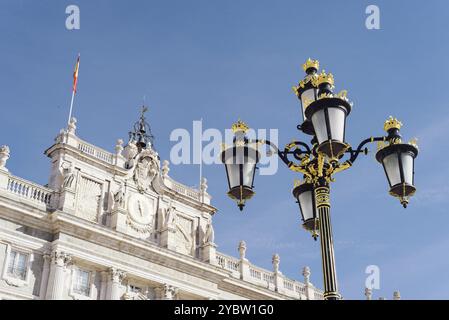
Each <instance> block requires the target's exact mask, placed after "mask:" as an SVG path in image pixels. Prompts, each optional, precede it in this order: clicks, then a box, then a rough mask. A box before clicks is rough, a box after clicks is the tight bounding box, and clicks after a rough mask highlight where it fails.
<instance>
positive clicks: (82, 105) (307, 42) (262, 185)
mask: <svg viewBox="0 0 449 320" xmlns="http://www.w3.org/2000/svg"><path fill="white" fill-rule="evenodd" d="M70 4H77V5H79V7H80V10H81V29H80V30H75V31H68V30H67V29H66V28H65V19H66V14H65V8H66V6H68V5H70ZM369 4H376V5H378V6H379V8H380V14H381V16H380V18H381V30H367V29H366V28H365V18H366V16H367V15H366V14H365V8H366V7H367V5H369ZM448 12H449V3H448V2H447V1H442V0H441V1H426V2H425V3H424V2H420V1H399V0H396V1H344V2H343V1H340V2H337V1H319V2H318V1H300V0H296V1H276V2H274V1H265V0H258V1H232V2H231V1H215V0H214V1H210V0H209V1H206V0H189V1H100V0H94V1H48V0H41V1H31V0H27V1H26V0H23V1H19V0H14V1H11V0H3V1H1V3H0V37H1V40H2V41H1V43H0V70H1V72H0V87H1V90H0V110H1V118H0V119H1V125H0V144H8V145H9V146H10V148H11V159H10V160H9V162H8V167H9V169H10V171H12V173H13V174H15V175H18V176H21V177H24V178H26V179H29V180H32V181H36V182H39V183H41V184H45V183H46V182H47V179H48V173H49V168H50V163H49V160H48V159H46V157H45V156H44V155H43V154H42V152H43V151H44V150H45V149H46V148H47V147H49V146H50V145H51V144H52V142H53V138H54V137H55V135H56V134H57V133H58V132H59V130H60V129H61V128H62V127H64V124H65V121H66V118H67V114H68V104H69V101H70V94H71V91H70V90H71V81H72V72H73V65H74V61H75V58H76V55H77V53H78V52H81V67H80V74H79V86H78V90H79V91H78V95H77V97H76V102H75V116H76V117H77V119H78V131H77V132H78V135H79V136H80V137H81V138H83V139H85V140H87V141H89V142H91V143H93V144H96V145H98V146H101V147H103V148H105V149H108V150H111V151H112V150H113V147H114V145H115V141H116V139H117V138H126V137H127V132H128V131H129V129H130V128H131V126H132V124H133V123H134V121H135V120H136V119H137V117H138V108H139V106H140V105H141V103H142V97H143V95H146V96H147V102H148V104H149V105H150V114H149V117H150V122H151V125H152V129H153V133H154V134H155V136H156V147H157V149H158V151H159V153H160V155H161V158H162V159H167V158H169V152H170V148H171V147H172V146H173V144H174V143H173V142H170V141H169V136H170V132H171V131H172V130H173V129H176V128H186V129H188V130H189V131H191V130H192V121H193V120H198V119H200V118H203V119H204V124H203V126H204V127H205V128H219V129H224V128H229V126H230V125H231V124H232V123H233V122H234V121H235V120H236V119H237V118H239V117H240V118H241V119H243V120H245V121H246V122H247V123H248V124H249V125H251V126H252V127H254V128H267V129H269V128H275V129H279V140H280V144H281V145H284V144H286V143H288V142H290V141H291V140H292V139H293V138H295V139H303V140H305V139H306V137H304V136H301V135H299V134H298V132H297V130H296V129H295V128H296V125H297V124H298V123H299V121H300V111H299V103H298V101H297V99H296V97H295V95H294V94H293V93H292V90H291V86H292V85H294V84H296V83H297V81H298V80H299V79H301V78H302V77H303V71H302V69H301V65H302V63H303V62H304V61H305V60H306V59H307V58H308V57H312V58H316V59H319V60H320V62H321V65H322V67H323V68H324V69H326V70H327V71H330V72H332V73H333V74H334V76H335V79H336V86H337V89H347V90H348V92H349V97H350V98H351V99H352V100H353V101H354V108H353V111H352V113H351V114H350V116H349V118H348V123H347V140H348V142H349V143H351V144H353V145H357V144H358V142H359V141H360V140H362V139H364V138H367V137H369V136H372V135H380V134H383V131H382V127H383V123H384V121H385V119H386V118H387V117H388V116H389V115H394V116H396V117H398V118H399V119H400V120H402V122H403V123H404V124H405V127H404V128H403V130H402V133H403V135H404V136H405V137H406V138H412V137H414V136H416V137H418V139H419V145H420V155H419V157H418V159H417V162H416V176H415V181H416V185H417V188H418V192H417V195H416V196H415V197H414V198H412V200H411V203H410V205H409V208H407V210H404V209H403V208H402V207H401V206H400V204H399V202H398V201H397V200H396V199H394V198H392V197H391V196H389V195H388V193H387V181H386V178H385V177H384V173H383V170H382V168H381V167H380V165H379V164H378V163H377V162H376V161H375V159H374V155H373V154H374V153H371V154H369V155H368V156H366V157H360V159H359V160H358V162H357V163H356V164H355V166H354V167H353V168H352V169H351V170H348V171H346V172H344V173H341V174H339V175H338V176H337V177H336V178H337V181H336V182H335V183H334V184H333V185H332V196H331V197H332V205H333V206H332V221H333V231H334V240H335V252H336V262H337V272H338V280H339V286H340V291H341V293H342V294H343V296H344V297H345V298H347V299H361V298H363V291H364V283H365V278H366V276H367V275H366V274H365V268H366V267H367V266H368V265H378V266H379V268H380V271H381V279H380V285H381V288H380V290H376V291H375V292H374V295H375V297H379V296H384V297H387V298H389V299H391V297H392V294H393V291H394V290H396V289H399V290H400V291H401V295H402V296H403V298H406V299H448V298H449V272H448V270H449V257H448V255H447V252H448V248H449V233H448V225H449V217H448V215H447V205H448V202H449V197H448V195H449V187H448V184H447V179H448V177H449V168H448V166H445V165H443V166H442V167H437V164H438V165H439V164H440V162H438V161H442V160H443V159H446V158H447V157H448V155H449V154H448V150H446V149H447V148H446V149H445V147H444V146H445V145H446V146H447V141H446V137H447V135H448V134H449V115H448V112H447V108H448V98H447V97H446V95H445V92H446V91H447V88H446V87H447V84H446V82H447V81H445V78H446V75H447V74H448V71H449V70H448V69H449V60H448V59H447V57H448V56H449V44H448V41H447V40H448V35H447V31H446V30H447V21H446V20H447V17H448ZM371 150H375V146H374V145H373V146H371ZM198 171H199V170H198V166H197V165H183V166H172V167H171V171H170V174H171V176H172V177H174V178H175V179H177V180H179V181H181V182H183V183H185V184H188V185H195V184H197V180H198V174H199V173H198ZM204 174H205V176H206V177H207V178H208V180H209V191H210V193H211V194H212V196H213V204H214V205H215V206H217V207H218V208H219V212H218V213H217V214H216V216H215V219H214V223H215V231H216V232H215V233H216V242H217V243H218V245H219V250H220V251H222V252H225V253H228V254H232V255H235V256H236V255H237V245H238V242H239V240H242V239H244V240H246V242H247V245H248V251H247V256H248V258H249V259H250V261H251V262H253V263H255V264H257V265H260V266H262V267H265V268H271V256H272V254H273V253H279V254H280V256H281V267H280V269H281V271H282V272H283V273H284V274H286V275H287V276H290V277H292V278H297V279H302V276H301V275H300V270H301V269H302V267H303V266H305V265H309V266H310V267H311V269H312V276H311V279H312V282H313V283H315V284H316V285H317V286H319V287H322V278H321V257H320V253H319V252H320V251H319V242H314V241H313V240H312V238H311V237H310V235H309V234H308V233H306V232H305V231H303V230H302V228H301V227H300V218H299V209H298V207H297V204H296V203H295V202H294V200H293V198H292V196H291V188H292V183H293V180H294V179H295V178H298V177H297V176H295V175H294V174H293V173H292V172H290V171H289V170H287V169H286V168H284V167H280V168H279V170H278V173H277V174H276V175H274V176H258V177H256V182H255V185H256V191H257V194H256V196H255V197H254V198H253V199H252V200H251V201H250V202H249V203H248V205H247V207H246V209H245V211H244V213H243V214H242V213H240V212H239V211H238V209H237V207H236V206H235V204H234V203H233V202H232V201H230V200H229V199H228V198H227V197H226V195H225V192H226V178H225V173H224V169H223V168H222V167H221V166H218V165H211V166H205V167H204Z"/></svg>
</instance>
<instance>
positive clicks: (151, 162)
mask: <svg viewBox="0 0 449 320" xmlns="http://www.w3.org/2000/svg"><path fill="white" fill-rule="evenodd" d="M159 171H160V162H159V156H158V154H157V152H156V151H154V150H152V149H145V150H143V151H142V152H141V153H140V154H139V158H138V161H137V164H136V167H135V169H134V175H133V179H134V182H135V183H136V185H137V190H139V192H140V193H144V192H145V191H147V190H148V189H149V188H150V186H151V184H152V182H153V180H154V178H155V177H156V176H157V175H158V174H159Z"/></svg>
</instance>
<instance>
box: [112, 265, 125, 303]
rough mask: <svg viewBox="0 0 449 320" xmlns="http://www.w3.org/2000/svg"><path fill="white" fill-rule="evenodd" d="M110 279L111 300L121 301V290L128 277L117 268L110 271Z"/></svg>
mask: <svg viewBox="0 0 449 320" xmlns="http://www.w3.org/2000/svg"><path fill="white" fill-rule="evenodd" d="M109 274H110V277H111V278H110V279H111V290H110V295H109V300H120V288H121V285H122V281H123V279H125V277H126V272H125V271H122V270H118V269H116V268H110V269H109Z"/></svg>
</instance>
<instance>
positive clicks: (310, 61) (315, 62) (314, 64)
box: [302, 58, 320, 71]
mask: <svg viewBox="0 0 449 320" xmlns="http://www.w3.org/2000/svg"><path fill="white" fill-rule="evenodd" d="M310 68H314V69H316V70H318V69H319V68H320V62H319V61H318V60H313V59H310V58H309V59H307V61H306V62H305V63H304V64H303V65H302V69H303V70H304V71H307V70H308V69H310Z"/></svg>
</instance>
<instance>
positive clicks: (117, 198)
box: [114, 183, 125, 207]
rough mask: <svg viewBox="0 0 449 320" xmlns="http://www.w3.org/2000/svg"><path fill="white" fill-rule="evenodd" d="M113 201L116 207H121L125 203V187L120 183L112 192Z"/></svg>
mask: <svg viewBox="0 0 449 320" xmlns="http://www.w3.org/2000/svg"><path fill="white" fill-rule="evenodd" d="M114 202H115V204H116V206H118V207H122V206H123V204H124V203H125V188H124V186H123V184H122V183H121V184H120V187H119V188H118V190H117V191H116V192H115V193H114Z"/></svg>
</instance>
